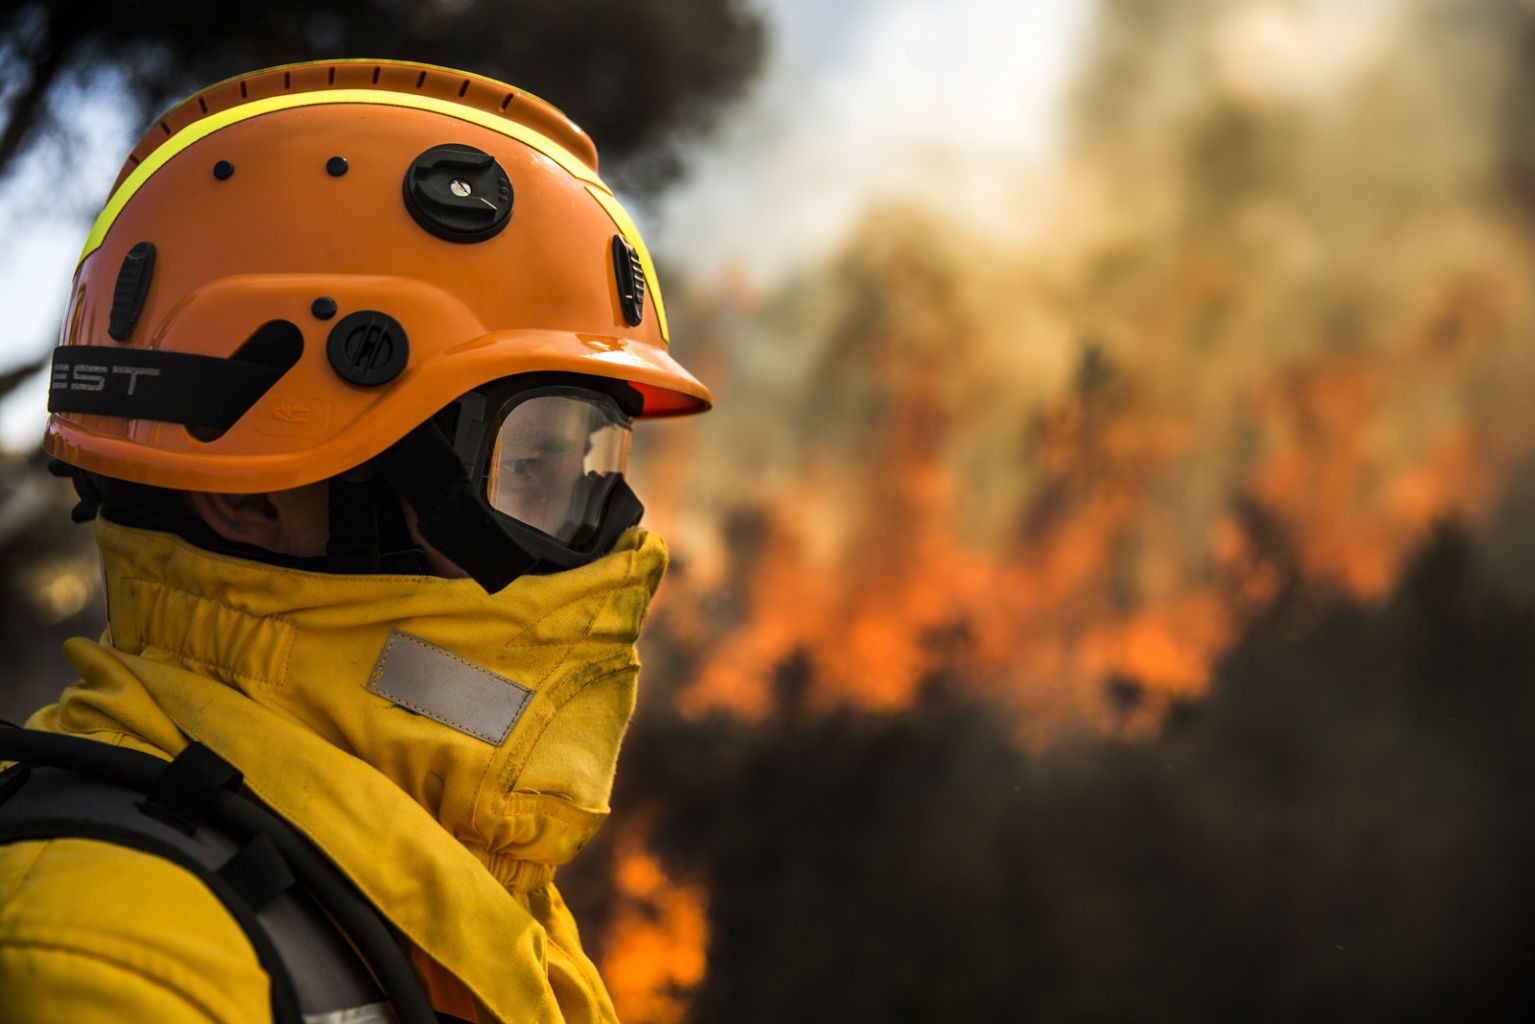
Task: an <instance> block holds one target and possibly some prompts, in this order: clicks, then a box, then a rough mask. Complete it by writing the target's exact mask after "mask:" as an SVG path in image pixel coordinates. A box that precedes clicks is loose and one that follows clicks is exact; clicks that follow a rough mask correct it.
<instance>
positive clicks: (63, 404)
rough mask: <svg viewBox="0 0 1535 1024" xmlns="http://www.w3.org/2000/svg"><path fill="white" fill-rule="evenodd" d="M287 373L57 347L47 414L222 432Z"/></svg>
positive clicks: (206, 360)
mask: <svg viewBox="0 0 1535 1024" xmlns="http://www.w3.org/2000/svg"><path fill="white" fill-rule="evenodd" d="M286 369H287V368H286V367H281V368H279V367H272V366H262V365H260V364H258V363H253V362H247V361H245V360H240V359H220V358H218V357H217V356H200V355H193V354H191V353H188V352H159V351H153V350H148V349H122V348H108V347H106V346H103V345H64V346H61V347H59V348H56V349H54V350H53V374H52V377H51V378H50V381H49V385H48V411H49V412H61V413H90V414H94V415H99V416H121V417H124V418H125V419H132V420H156V421H158V422H161V423H181V424H184V425H186V426H189V427H208V428H211V429H214V430H227V429H229V427H231V426H233V425H234V422H235V421H236V420H238V419H239V418H240V417H241V416H243V415H244V414H245V411H246V410H247V409H249V408H250V407H251V406H253V405H255V404H256V402H257V401H259V400H260V398H261V396H262V395H264V394H266V393H267V392H268V391H269V390H271V387H272V385H273V384H276V383H277V379H278V378H279V377H281V376H282V375H283V373H285V372H286Z"/></svg>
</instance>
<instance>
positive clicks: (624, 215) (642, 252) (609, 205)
mask: <svg viewBox="0 0 1535 1024" xmlns="http://www.w3.org/2000/svg"><path fill="white" fill-rule="evenodd" d="M586 190H587V191H588V192H590V193H591V194H592V195H593V196H595V197H596V199H597V202H599V203H601V204H602V208H603V209H604V210H606V211H608V216H609V217H612V218H613V223H614V224H616V225H618V231H619V233H620V234H622V235H623V236H624V238H625V239H627V240H628V242H629V244H630V245H632V246H634V250H635V252H637V253H639V257H640V266H641V268H643V269H644V271H645V289H646V290H647V291H649V292H650V298H651V301H652V302H653V303H655V307H656V322H657V323H659V324H660V325H661V340H662V341H664V342H666V343H667V344H668V345H669V344H671V340H672V335H671V331H670V330H669V329H668V328H667V326H666V303H665V302H663V301H662V300H661V279H660V278H659V277H657V276H656V265H655V264H654V263H653V262H651V259H650V250H649V249H648V248H646V246H645V240H644V239H643V238H641V237H640V229H639V228H637V227H635V224H634V221H633V220H632V219H630V217H629V211H628V210H625V209H624V208H623V206H622V205H620V204H619V202H618V200H617V199H615V198H613V194H612V193H611V192H608V191H607V190H606V186H604V187H602V188H598V187H596V186H594V185H591V184H588V185H587V186H586Z"/></svg>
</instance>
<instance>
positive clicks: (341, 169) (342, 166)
mask: <svg viewBox="0 0 1535 1024" xmlns="http://www.w3.org/2000/svg"><path fill="white" fill-rule="evenodd" d="M346 167H347V164H346V157H344V156H333V157H331V158H330V159H329V160H327V161H325V173H326V174H329V175H330V176H331V177H332V178H339V177H341V176H342V175H343V174H345V173H346Z"/></svg>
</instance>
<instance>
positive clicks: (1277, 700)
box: [573, 0, 1535, 1022]
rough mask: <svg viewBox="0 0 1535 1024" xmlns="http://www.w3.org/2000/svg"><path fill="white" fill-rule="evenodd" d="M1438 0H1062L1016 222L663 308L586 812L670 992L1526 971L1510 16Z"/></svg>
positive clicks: (979, 1009)
mask: <svg viewBox="0 0 1535 1024" xmlns="http://www.w3.org/2000/svg"><path fill="white" fill-rule="evenodd" d="M1471 8H1472V9H1468V8H1467V7H1466V6H1465V5H1456V4H1450V3H1444V2H1437V0H1423V2H1403V3H1397V4H1383V5H1376V6H1374V7H1371V8H1369V9H1368V11H1367V10H1365V8H1364V7H1362V6H1359V5H1347V4H1327V3H1321V2H1314V3H1258V2H1253V3H1236V4H1232V3H1217V2H1213V0H1201V2H1195V3H1188V4H1183V3H1179V4H1143V3H1138V2H1135V0H1125V2H1106V3H1103V4H1102V5H1101V11H1100V18H1099V26H1100V27H1099V31H1098V34H1097V35H1096V36H1095V38H1094V40H1093V43H1092V46H1091V52H1090V58H1089V60H1088V62H1087V65H1086V69H1085V72H1084V75H1083V78H1082V81H1081V83H1080V86H1079V89H1078V91H1077V93H1076V97H1075V102H1074V106H1073V111H1074V113H1073V118H1074V119H1073V122H1072V126H1073V127H1072V130H1071V133H1070V141H1069V144H1068V146H1067V152H1066V155H1065V157H1064V159H1063V161H1062V164H1061V170H1060V171H1059V173H1058V174H1057V175H1055V176H1054V178H1053V179H1052V180H1050V181H1049V182H1047V183H1046V184H1045V185H1043V186H1038V189H1039V191H1038V194H1036V195H1033V196H1031V197H1030V200H1029V201H1028V202H1027V203H1024V204H1022V205H1020V210H1025V211H1027V216H1028V217H1029V218H1030V220H1029V222H1028V223H1025V222H1024V221H1023V220H1022V219H1017V220H1014V219H1010V217H1011V216H1012V215H1011V214H1008V215H1004V214H1003V213H999V214H998V216H997V218H996V220H997V223H996V224H992V225H990V226H989V227H986V228H977V227H974V226H971V227H964V226H962V224H963V223H969V224H971V225H974V223H975V221H976V218H973V217H972V218H969V219H968V221H967V220H966V219H965V218H960V217H957V216H953V214H954V213H955V211H954V210H953V209H950V208H943V207H935V206H934V205H933V204H932V203H920V202H916V201H913V202H910V203H894V202H892V203H889V204H887V205H885V206H883V207H881V208H878V209H876V210H874V211H873V212H871V214H870V215H869V216H868V217H867V218H866V220H865V221H864V223H863V226H862V228H861V229H860V230H859V231H858V232H856V233H855V235H854V237H852V238H850V239H849V240H848V243H847V244H846V246H845V247H844V249H843V250H842V252H841V254H840V255H839V256H837V257H836V258H835V259H833V260H832V261H830V262H829V263H828V264H826V265H823V266H817V267H815V268H806V269H804V270H803V271H802V272H801V273H800V274H798V275H797V276H796V277H794V278H793V279H791V280H789V281H788V282H787V283H785V284H784V285H783V286H782V287H781V288H780V289H778V290H776V291H771V292H768V293H752V292H751V291H750V290H749V289H741V288H738V287H737V288H733V289H730V288H726V289H721V290H719V291H717V292H714V293H710V294H707V295H701V294H695V295H694V296H692V298H691V303H690V304H684V303H681V302H678V303H677V305H684V306H685V308H686V309H687V315H688V316H689V318H690V319H691V321H692V324H691V327H692V331H691V334H692V335H693V336H694V337H695V338H700V337H701V338H703V339H706V343H707V344H708V345H710V346H711V347H710V351H711V352H712V353H713V355H714V357H715V358H716V359H717V360H718V361H719V362H720V364H721V367H722V370H723V371H724V373H725V376H726V386H725V387H723V388H721V389H720V392H721V394H720V400H721V401H720V405H721V409H722V412H721V413H720V414H718V415H716V416H714V417H712V418H711V421H710V422H706V423H701V424H697V425H687V426H679V428H677V429H676V430H673V431H671V432H670V435H669V436H667V437H664V438H663V437H661V436H660V435H659V434H655V435H653V437H654V439H655V440H656V441H657V442H658V444H659V445H660V446H661V449H660V454H659V455H657V456H656V462H655V463H654V464H653V465H652V466H651V467H650V470H651V472H652V473H653V475H654V476H655V478H656V480H657V481H659V482H663V483H664V484H665V486H664V487H662V488H659V489H658V490H657V491H653V492H651V493H658V495H659V497H660V498H661V501H660V502H659V503H658V504H659V507H656V506H654V505H653V511H655V512H656V513H657V520H658V522H659V523H660V525H661V527H662V528H663V530H668V531H669V532H671V533H672V534H675V535H677V536H679V537H680V538H681V543H680V544H679V545H678V546H679V547H681V548H682V549H683V550H685V551H687V552H690V553H693V555H694V557H693V558H692V559H691V561H688V562H686V563H684V564H682V565H679V566H678V567H677V571H676V572H674V574H673V576H672V577H671V578H670V579H669V581H668V583H667V585H666V587H665V588H663V600H662V602H661V603H660V605H659V606H658V609H657V613H656V620H655V621H654V622H653V623H652V626H651V633H650V639H649V648H648V651H649V658H648V663H647V675H646V686H647V687H648V688H649V689H648V693H647V694H646V695H645V698H644V702H645V704H644V707H643V708H642V714H641V717H640V718H639V719H638V720H637V722H636V726H635V728H634V731H633V734H632V735H631V738H630V741H629V745H628V747H627V748H626V755H625V760H624V762H623V769H622V771H621V772H620V774H619V785H620V791H619V793H618V795H617V797H616V798H615V806H616V807H617V808H618V814H619V815H620V818H624V817H627V816H630V815H643V816H644V817H645V820H646V821H647V822H650V823H651V827H653V829H654V831H653V832H652V835H653V837H654V839H653V848H652V853H651V854H650V856H653V857H655V858H656V863H657V864H659V865H664V872H665V877H667V878H669V879H672V880H673V884H679V883H677V882H676V880H685V882H684V883H680V884H687V885H689V886H696V887H699V888H698V889H697V890H696V891H698V892H700V893H702V892H704V891H705V889H706V890H707V897H706V899H707V907H708V929H707V935H708V949H707V972H706V974H705V975H704V977H703V979H702V983H701V985H699V986H698V987H697V989H696V992H695V993H694V998H693V1000H692V1002H691V1003H690V1004H686V1005H690V1006H691V1010H690V1012H689V1013H688V1014H687V1015H685V1017H684V1019H691V1020H698V1021H715V1020H719V1021H724V1020H729V1021H747V1022H749V1021H754V1020H763V1021H767V1020H781V1019H784V1018H785V1017H793V1018H798V1019H809V1020H836V1021H861V1020H870V1021H873V1020H889V1019H912V1020H969V1019H997V1018H1000V1019H1009V1020H1011V1019H1052V1020H1081V1019H1105V1020H1108V1019H1117V1020H1123V1019H1136V1020H1139V1019H1175V1020H1188V1019H1229V1018H1231V1017H1242V1018H1244V1019H1245V1018H1257V1019H1288V1020H1293V1019H1299V1018H1306V1017H1334V1016H1341V1015H1344V1014H1347V1015H1349V1016H1352V1017H1362V1018H1367V1019H1404V1018H1419V1017H1424V1018H1427V1017H1433V1018H1442V1017H1444V1016H1446V1015H1451V1016H1470V1017H1475V1016H1494V1015H1497V1016H1503V1015H1509V1014H1512V1013H1514V1012H1516V1011H1517V1007H1518V1006H1519V1005H1522V1004H1523V1002H1525V1001H1526V999H1527V994H1526V993H1527V982H1526V981H1525V980H1524V971H1523V966H1522V954H1523V952H1524V950H1525V948H1526V947H1527V944H1528V940H1529V937H1530V933H1531V931H1532V926H1535V918H1532V917H1531V915H1530V914H1529V912H1528V911H1527V910H1525V909H1524V908H1525V907H1526V906H1527V904H1528V889H1529V888H1530V884H1531V883H1530V877H1531V876H1530V874H1529V871H1528V869H1527V867H1525V865H1526V864H1527V863H1528V862H1529V860H1530V859H1531V857H1532V856H1535V816H1532V814H1531V812H1530V810H1529V809H1528V807H1527V806H1526V804H1527V801H1526V800H1525V799H1524V797H1523V795H1522V794H1523V790H1524V788H1525V786H1526V784H1527V782H1526V780H1527V779H1528V777H1529V771H1530V767H1531V765H1530V763H1529V755H1528V752H1527V750H1528V746H1529V745H1528V743H1527V740H1526V739H1525V737H1526V735H1527V733H1528V731H1529V728H1530V727H1531V726H1532V725H1535V703H1532V701H1535V691H1532V689H1531V683H1532V681H1535V680H1532V679H1531V673H1532V671H1535V670H1532V668H1531V664H1532V661H1535V659H1532V655H1535V649H1532V643H1535V642H1532V641H1531V639H1530V638H1531V637H1535V630H1532V626H1535V605H1532V604H1531V603H1530V597H1531V596H1532V595H1535V587H1532V586H1531V585H1530V584H1529V582H1528V580H1529V579H1531V578H1535V575H1532V574H1535V559H1532V558H1531V557H1530V545H1529V544H1528V543H1527V542H1525V541H1520V540H1518V539H1517V538H1518V537H1519V536H1520V535H1521V534H1522V533H1524V532H1525V531H1524V530H1522V529H1521V528H1520V527H1519V526H1517V525H1515V524H1518V523H1520V522H1521V521H1522V520H1523V519H1524V518H1525V517H1527V516H1529V515H1530V514H1532V512H1535V504H1532V502H1531V501H1530V500H1529V495H1530V492H1531V490H1532V486H1535V485H1530V484H1529V483H1528V479H1529V475H1530V472H1531V470H1530V469H1529V466H1530V465H1531V462H1530V459H1531V453H1532V449H1535V444H1532V442H1535V422H1532V410H1535V346H1532V345H1531V343H1530V339H1531V338H1532V337H1535V330H1532V328H1535V308H1532V298H1535V290H1532V283H1535V276H1532V273H1531V271H1532V269H1535V268H1532V265H1531V247H1530V240H1531V239H1530V224H1529V220H1528V197H1529V194H1530V189H1529V186H1528V182H1529V180H1530V179H1529V173H1528V167H1529V166H1531V165H1532V164H1535V162H1532V161H1530V160H1529V159H1528V158H1527V157H1528V151H1529V149H1530V148H1531V147H1530V144H1529V142H1528V139H1529V138H1530V137H1531V129H1530V128H1529V126H1528V118H1527V116H1525V117H1523V118H1521V114H1523V112H1524V111H1525V104H1526V100H1525V97H1526V96H1528V95H1529V92H1528V89H1527V86H1528V84H1529V82H1530V79H1531V68H1535V61H1532V59H1531V56H1530V54H1531V53H1532V52H1535V46H1532V40H1535V18H1532V15H1531V13H1530V12H1529V10H1528V8H1527V7H1525V6H1522V5H1519V4H1516V3H1513V2H1512V0H1509V2H1502V0H1496V2H1488V3H1484V4H1475V5H1471ZM1031 187H1032V186H1031ZM934 192H935V194H939V195H942V194H943V193H942V190H940V189H935V190H934ZM947 201H948V202H950V203H953V204H957V205H962V204H963V203H964V202H965V197H963V196H961V197H951V198H950V199H948V200H947ZM1019 217H1020V218H1022V217H1023V214H1020V215H1019ZM1015 228H1016V230H1015ZM689 333H690V332H686V331H679V335H680V336H687V335H688V334H689ZM684 458H686V459H687V460H688V462H689V466H690V467H691V468H686V469H680V468H678V466H679V464H680V462H681V460H683V459H684ZM700 507H702V508H703V509H704V510H705V511H703V512H700V511H699V509H700ZM605 856H606V855H605V854H604V852H603V851H602V850H601V849H600V848H599V849H598V850H596V851H593V852H592V854H591V859H590V860H589V861H587V863H586V865H585V868H584V869H583V870H585V871H586V872H589V873H590V874H589V875H588V877H591V878H593V879H594V880H595V879H597V878H598V877H599V876H600V875H601V873H602V872H603V871H605V870H609V862H608V861H606V860H605V859H604V858H605ZM619 863H622V858H620V860H619ZM573 884H574V883H573ZM593 884H594V887H595V892H594V891H593V890H589V891H588V893H587V896H586V899H587V901H588V902H587V903H586V904H585V905H584V908H583V909H584V911H585V913H586V915H587V918H588V919H589V920H591V921H592V923H593V924H595V925H596V926H597V929H598V932H599V934H601V933H602V931H603V928H604V926H605V922H610V921H611V920H612V915H613V914H614V913H615V912H614V911H613V910H612V908H611V907H610V906H607V905H606V904H605V902H604V900H603V898H602V897H601V896H600V895H596V893H600V892H601V891H602V888H603V886H602V884H601V883H600V882H598V881H594V883H593ZM618 913H619V914H620V915H621V914H622V913H623V912H622V911H619V912H618ZM651 920H652V921H653V923H654V924H655V926H656V927H658V928H663V929H664V928H665V925H664V923H663V920H664V919H663V915H661V914H659V913H656V914H653V915H652V918H651ZM684 933H685V929H681V928H671V929H670V930H669V931H668V934H669V936H670V938H668V939H666V940H665V941H661V940H660V939H659V937H658V939H657V941H656V943H655V948H656V949H657V950H658V951H661V950H666V951H668V952H665V953H662V952H658V953H657V958H658V961H659V962H666V961H669V960H671V959H672V958H674V957H675V955H676V954H675V944H676V943H677V942H678V941H683V939H682V936H683V935H684ZM692 934H694V935H701V934H703V933H702V932H701V931H700V930H696V929H695V930H693V931H692ZM654 976H655V977H657V978H672V979H673V980H672V982H671V983H670V987H668V988H667V989H666V991H667V992H669V993H670V994H671V995H672V996H677V995H686V992H687V990H688V989H689V988H690V987H691V985H692V983H691V982H689V983H688V985H687V986H683V987H678V986H677V985H676V984H675V978H674V976H671V975H666V974H665V973H664V972H662V971H660V970H657V971H656V972H655V974H654ZM646 1005H648V1004H645V1003H642V1002H638V1001H635V1002H629V1003H627V1008H629V1009H631V1010H632V1011H633V1017H632V1019H635V1020H650V1019H653V1020H673V1019H677V1016H676V1013H675V1011H676V1008H677V1004H676V1003H675V1002H669V1003H667V1004H666V1005H667V1006H668V1007H669V1009H668V1010H667V1011H666V1012H665V1013H654V1012H651V1011H648V1010H645V1009H643V1008H642V1007H644V1006H646ZM623 1008H626V1007H625V1005H624V1004H622V1003H621V1009H623Z"/></svg>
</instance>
